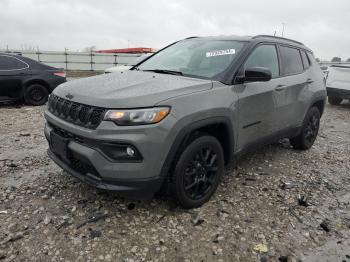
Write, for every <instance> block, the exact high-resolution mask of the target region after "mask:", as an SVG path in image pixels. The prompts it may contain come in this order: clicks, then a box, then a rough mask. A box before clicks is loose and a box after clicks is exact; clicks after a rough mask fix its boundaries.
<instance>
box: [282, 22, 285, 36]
mask: <svg viewBox="0 0 350 262" xmlns="http://www.w3.org/2000/svg"><path fill="white" fill-rule="evenodd" d="M284 26H285V23H282V37H284Z"/></svg>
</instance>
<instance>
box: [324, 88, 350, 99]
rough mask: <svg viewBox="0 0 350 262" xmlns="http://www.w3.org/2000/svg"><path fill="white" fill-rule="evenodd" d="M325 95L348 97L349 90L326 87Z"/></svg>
mask: <svg viewBox="0 0 350 262" xmlns="http://www.w3.org/2000/svg"><path fill="white" fill-rule="evenodd" d="M327 95H328V96H330V97H339V98H343V99H350V90H346V89H339V88H332V87H327Z"/></svg>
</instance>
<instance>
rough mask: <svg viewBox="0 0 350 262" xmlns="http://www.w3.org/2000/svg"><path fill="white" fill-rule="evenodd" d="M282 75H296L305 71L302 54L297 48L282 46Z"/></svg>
mask: <svg viewBox="0 0 350 262" xmlns="http://www.w3.org/2000/svg"><path fill="white" fill-rule="evenodd" d="M280 50H281V60H282V74H283V75H295V74H300V73H302V72H303V71H304V67H303V62H302V60H301V56H300V52H299V50H298V49H296V48H292V47H286V46H281V47H280Z"/></svg>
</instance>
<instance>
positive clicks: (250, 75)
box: [243, 67, 272, 82]
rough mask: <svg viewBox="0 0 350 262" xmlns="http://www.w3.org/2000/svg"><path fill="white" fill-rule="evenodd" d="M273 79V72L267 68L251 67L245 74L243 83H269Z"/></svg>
mask: <svg viewBox="0 0 350 262" xmlns="http://www.w3.org/2000/svg"><path fill="white" fill-rule="evenodd" d="M271 78H272V74H271V71H270V70H269V69H268V68H266V67H250V68H247V69H246V70H245V72H244V78H243V82H267V81H270V80H271Z"/></svg>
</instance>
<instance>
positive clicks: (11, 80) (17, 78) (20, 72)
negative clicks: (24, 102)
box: [0, 54, 30, 100]
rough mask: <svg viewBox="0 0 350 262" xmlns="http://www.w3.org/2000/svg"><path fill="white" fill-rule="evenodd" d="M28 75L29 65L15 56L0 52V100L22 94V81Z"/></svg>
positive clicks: (14, 97)
mask: <svg viewBox="0 0 350 262" xmlns="http://www.w3.org/2000/svg"><path fill="white" fill-rule="evenodd" d="M28 75H30V68H29V65H28V64H27V63H26V62H24V61H22V60H21V59H20V58H17V57H15V56H11V55H6V54H0V100H8V99H16V98H18V97H20V96H21V95H22V82H23V79H24V78H25V77H27V76H28Z"/></svg>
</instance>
